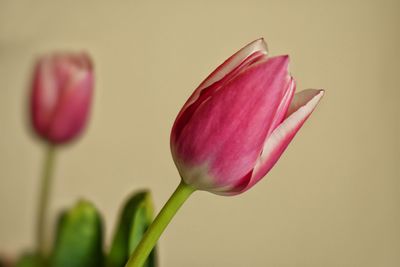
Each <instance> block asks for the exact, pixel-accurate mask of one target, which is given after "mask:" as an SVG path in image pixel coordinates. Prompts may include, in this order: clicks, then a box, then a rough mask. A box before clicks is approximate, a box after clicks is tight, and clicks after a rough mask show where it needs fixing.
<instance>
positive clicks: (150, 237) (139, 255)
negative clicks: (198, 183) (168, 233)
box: [125, 181, 195, 267]
mask: <svg viewBox="0 0 400 267" xmlns="http://www.w3.org/2000/svg"><path fill="white" fill-rule="evenodd" d="M194 191H195V189H194V188H193V187H191V186H189V185H187V184H185V183H184V182H183V181H182V182H181V183H180V184H179V185H178V187H177V188H176V190H175V192H174V193H173V194H172V195H171V197H170V198H169V199H168V201H167V203H165V205H164V207H163V208H162V209H161V211H160V213H159V214H158V215H157V217H156V218H155V219H154V221H153V223H152V224H151V225H150V226H149V229H147V231H146V233H145V234H144V236H143V238H142V240H141V241H140V243H139V245H138V246H137V247H136V249H135V251H134V252H133V254H132V255H131V257H130V258H129V260H128V262H127V263H126V265H125V267H142V266H143V264H144V263H145V261H146V259H147V257H148V256H149V254H150V252H151V250H152V249H153V248H154V246H155V245H156V243H157V240H158V239H159V238H160V236H161V234H162V233H163V232H164V230H165V228H166V227H167V225H168V224H169V223H170V221H171V220H172V218H173V217H174V215H175V214H176V212H177V211H178V210H179V208H180V207H181V206H182V204H183V203H184V202H185V201H186V200H187V199H188V197H189V196H190V195H191V194H192V193H193V192H194Z"/></svg>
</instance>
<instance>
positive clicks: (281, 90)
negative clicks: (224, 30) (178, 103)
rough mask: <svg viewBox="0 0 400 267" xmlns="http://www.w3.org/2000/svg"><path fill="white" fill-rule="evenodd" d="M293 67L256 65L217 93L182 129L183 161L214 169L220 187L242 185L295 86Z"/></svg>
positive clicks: (281, 60) (280, 61) (275, 62)
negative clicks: (291, 75)
mask: <svg viewBox="0 0 400 267" xmlns="http://www.w3.org/2000/svg"><path fill="white" fill-rule="evenodd" d="M288 62H289V59H288V57H287V56H281V57H275V58H271V59H269V60H267V61H264V62H260V63H257V64H254V65H252V66H251V67H249V68H247V69H246V70H244V71H243V72H240V74H239V75H237V76H236V77H235V78H233V79H231V80H230V81H229V82H228V83H227V84H225V85H224V86H223V88H221V90H219V91H217V92H216V93H215V94H213V96H212V97H211V98H210V99H209V100H208V101H207V102H206V103H205V104H204V105H201V106H200V107H199V108H198V109H197V110H196V111H195V113H194V114H193V115H192V117H191V119H190V120H189V121H188V122H187V124H186V126H185V127H184V128H183V129H182V132H181V136H180V138H179V139H177V144H176V149H177V155H178V156H179V157H180V159H182V160H185V164H186V165H189V166H190V165H193V166H196V165H197V166H199V165H202V164H208V167H209V170H210V172H211V173H210V174H211V175H212V176H213V177H215V181H214V182H215V186H216V187H225V186H226V185H232V184H237V183H238V182H240V181H239V179H240V178H241V177H243V176H244V175H245V174H246V173H248V172H249V171H250V170H251V169H252V168H253V167H254V164H255V162H256V160H257V158H258V157H259V155H260V153H261V150H262V147H263V143H264V140H265V138H266V135H267V133H268V131H269V129H270V127H271V123H272V121H273V118H274V116H275V111H276V110H277V109H278V106H279V105H280V103H281V100H282V98H283V97H284V95H285V93H286V91H287V88H288V86H289V84H290V80H291V79H290V76H289V75H288V72H287V65H288ZM199 189H201V188H199ZM216 190H218V189H217V188H216Z"/></svg>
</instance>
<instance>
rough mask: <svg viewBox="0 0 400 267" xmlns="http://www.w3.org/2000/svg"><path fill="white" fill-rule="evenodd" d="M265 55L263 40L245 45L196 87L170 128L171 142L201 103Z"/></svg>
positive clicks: (265, 47) (265, 48) (264, 57)
mask: <svg viewBox="0 0 400 267" xmlns="http://www.w3.org/2000/svg"><path fill="white" fill-rule="evenodd" d="M267 53H268V51H267V44H266V43H265V42H264V39H258V40H255V41H253V42H252V43H250V44H248V45H246V46H245V47H244V48H242V49H241V50H239V51H238V52H236V53H235V54H234V55H232V56H231V57H230V58H228V59H227V60H226V61H225V62H224V63H222V64H221V65H220V66H219V67H218V68H217V69H215V70H214V71H213V72H212V73H211V74H210V75H209V76H208V77H207V78H206V79H205V80H204V81H203V82H202V83H201V84H200V85H199V86H198V87H197V89H196V90H195V91H194V92H193V93H192V95H191V96H190V97H189V99H188V100H187V101H186V103H185V104H184V106H183V107H182V109H181V110H180V112H179V114H178V115H177V117H176V120H175V123H174V125H173V127H172V132H171V141H175V139H176V138H177V136H178V135H179V133H180V131H181V130H182V125H183V124H185V123H186V121H188V120H189V119H190V117H191V116H192V115H193V113H194V112H195V111H196V109H197V108H198V107H199V106H200V105H201V103H202V102H203V101H205V100H206V99H207V98H208V97H209V96H210V95H212V94H213V93H215V92H216V91H217V90H218V89H219V88H221V87H222V86H223V85H224V84H225V83H227V82H229V80H230V79H232V78H234V77H235V75H237V74H238V73H239V71H240V70H241V69H243V68H244V67H246V66H248V65H250V64H253V63H254V62H257V61H258V60H260V59H266V58H267Z"/></svg>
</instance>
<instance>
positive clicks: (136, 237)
mask: <svg viewBox="0 0 400 267" xmlns="http://www.w3.org/2000/svg"><path fill="white" fill-rule="evenodd" d="M152 220H153V204H152V201H151V195H150V192H148V191H140V192H137V193H136V194H133V195H132V196H131V197H130V198H129V199H128V201H127V202H126V203H125V205H124V208H123V209H122V213H121V215H120V218H119V222H118V224H117V225H118V227H117V229H116V231H115V234H114V239H113V242H112V245H111V249H110V252H109V255H108V257H107V260H106V267H124V266H125V264H126V262H127V261H128V258H129V256H130V254H131V253H132V252H133V250H134V249H135V248H136V246H137V245H138V244H139V242H140V240H141V239H142V236H143V234H144V233H145V232H146V230H147V228H148V227H149V225H150V224H151V222H152ZM144 266H145V267H154V266H156V253H155V250H153V251H152V253H151V254H150V256H149V258H148V260H147V262H146V263H145V265H144Z"/></svg>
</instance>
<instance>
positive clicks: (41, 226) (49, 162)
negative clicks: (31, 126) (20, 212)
mask: <svg viewBox="0 0 400 267" xmlns="http://www.w3.org/2000/svg"><path fill="white" fill-rule="evenodd" d="M55 150H56V147H55V146H54V145H52V144H49V145H48V146H47V151H46V155H45V158H44V165H43V169H42V181H41V183H40V193H39V206H38V214H37V225H36V227H37V228H36V242H37V243H36V245H37V250H38V252H39V253H40V254H42V255H45V253H46V237H45V233H46V231H45V230H46V219H47V213H48V206H49V197H50V192H51V184H52V177H53V169H54V160H55Z"/></svg>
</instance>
